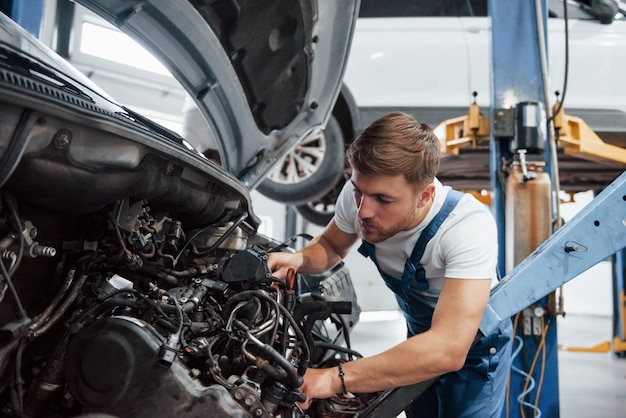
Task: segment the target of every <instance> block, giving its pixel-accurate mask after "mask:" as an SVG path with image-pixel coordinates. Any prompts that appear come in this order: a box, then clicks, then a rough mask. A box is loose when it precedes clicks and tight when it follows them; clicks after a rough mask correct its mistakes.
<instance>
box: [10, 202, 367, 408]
mask: <svg viewBox="0 0 626 418" xmlns="http://www.w3.org/2000/svg"><path fill="white" fill-rule="evenodd" d="M19 203H20V202H18V201H16V199H15V198H14V197H13V196H12V195H11V194H9V193H7V192H3V193H2V205H1V207H2V211H1V213H0V231H1V234H0V253H1V255H2V263H0V266H2V269H3V271H2V275H3V280H2V283H1V285H2V293H1V296H0V297H1V298H2V302H1V303H0V309H1V310H0V314H1V317H2V319H3V322H2V324H3V327H2V334H1V337H2V345H1V350H0V356H1V357H0V373H1V376H2V386H1V388H2V401H3V405H4V409H3V413H4V414H5V415H15V416H37V417H39V416H54V417H57V416H77V415H79V414H87V413H106V414H110V415H113V416H118V417H154V416H185V417H186V416H212V417H244V416H253V417H268V416H304V412H303V411H301V410H300V408H299V407H298V406H297V402H299V401H303V400H304V397H303V395H302V393H300V392H299V391H298V387H299V386H300V385H301V383H302V375H303V374H304V372H305V370H306V369H307V367H309V366H320V365H323V364H324V363H327V362H329V361H330V362H332V361H336V358H337V353H339V354H340V355H342V356H345V355H347V354H349V353H350V349H349V348H347V347H346V346H345V344H342V343H345V341H346V338H347V335H348V332H349V329H350V328H351V327H352V326H353V325H354V324H355V323H356V320H357V318H358V305H356V306H355V304H353V302H355V301H356V299H355V298H354V290H353V288H352V284H351V281H350V277H349V274H348V272H347V270H346V269H345V267H343V266H338V267H337V268H336V269H335V270H333V271H332V272H329V273H328V274H326V275H323V276H310V277H305V276H301V275H296V274H295V273H294V272H290V273H292V274H290V277H288V278H287V280H285V281H280V280H276V279H274V278H273V277H272V274H271V272H270V271H269V270H268V267H267V263H266V259H267V254H268V252H269V251H277V250H285V249H286V246H285V245H284V244H283V245H280V244H278V243H276V242H274V241H272V240H270V239H268V238H266V237H263V236H261V235H256V234H252V235H250V234H249V232H250V231H247V232H248V233H246V230H245V228H244V226H243V225H244V224H243V220H244V219H245V218H246V215H245V214H244V215H239V216H238V217H237V218H236V219H234V220H229V221H228V222H226V223H224V224H223V225H210V226H208V227H202V228H195V229H193V230H187V229H185V228H184V225H183V224H182V223H181V222H180V221H177V220H175V219H172V218H170V217H168V216H166V215H155V214H153V213H151V210H150V207H149V205H148V202H147V201H145V200H137V201H130V200H129V199H127V198H125V199H121V200H118V201H117V202H115V203H114V204H112V205H110V206H107V207H106V208H105V209H103V210H101V211H97V212H94V213H90V214H88V215H83V216H77V215H76V214H74V215H68V214H64V213H54V212H53V211H45V212H42V211H41V209H40V208H37V207H36V206H34V205H30V204H26V203H25V204H24V205H20V204H19ZM287 250H288V249H287ZM346 296H347V298H348V299H346V300H345V301H343V300H340V299H344V298H345V297H346ZM13 314H15V316H14V317H12V315H13ZM325 321H326V323H324V322H325ZM329 324H330V326H328V325H329ZM329 330H330V332H329ZM332 334H334V335H332Z"/></svg>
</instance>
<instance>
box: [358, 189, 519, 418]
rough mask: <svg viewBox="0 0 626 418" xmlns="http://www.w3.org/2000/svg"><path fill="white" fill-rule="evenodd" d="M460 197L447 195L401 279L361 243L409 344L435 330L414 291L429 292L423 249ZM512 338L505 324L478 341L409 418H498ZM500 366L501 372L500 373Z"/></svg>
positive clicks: (429, 311)
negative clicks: (392, 296) (398, 315)
mask: <svg viewBox="0 0 626 418" xmlns="http://www.w3.org/2000/svg"><path fill="white" fill-rule="evenodd" d="M462 196H463V193H461V192H459V191H456V190H450V191H449V192H448V195H447V196H446V200H445V202H444V204H443V206H442V208H441V210H440V211H439V213H437V215H436V216H435V217H434V218H433V220H432V221H431V222H430V224H428V226H427V227H426V228H425V229H424V231H422V233H421V235H420V237H419V239H418V241H417V243H416V244H415V247H414V248H413V251H412V253H411V256H410V258H409V259H407V260H406V263H405V267H404V273H403V274H402V278H401V279H398V278H395V277H393V276H390V275H388V274H386V273H385V272H383V271H381V269H380V266H379V264H378V261H377V260H376V254H375V251H374V245H373V244H371V243H369V242H366V241H363V243H362V244H361V246H360V247H359V252H360V253H361V254H362V255H364V256H365V257H369V258H371V260H372V261H373V262H374V264H375V265H376V267H377V268H378V271H379V272H380V274H381V276H382V278H383V280H384V281H385V284H386V285H387V287H389V288H390V289H391V290H392V291H393V292H394V294H395V296H396V300H397V301H398V304H399V305H400V309H402V311H403V312H404V317H405V318H406V323H407V338H408V337H411V336H413V335H416V334H419V333H422V332H424V331H426V330H428V329H429V328H430V326H431V319H432V316H433V312H434V308H433V307H431V306H430V305H428V304H427V303H425V302H424V301H423V300H422V299H421V298H420V296H419V295H417V294H416V293H414V292H413V291H412V290H411V286H413V287H415V288H417V289H421V290H424V289H428V280H427V279H426V274H425V270H424V267H423V266H422V265H421V264H420V261H421V259H422V255H423V254H424V249H425V248H426V244H427V243H428V241H430V239H431V238H432V237H433V236H435V233H436V232H437V230H438V229H439V227H440V226H441V224H442V223H443V221H444V220H445V219H446V218H447V217H448V215H449V214H450V212H451V211H452V210H453V209H454V207H455V206H456V204H457V203H458V202H459V200H460V199H461V197H462ZM511 332H512V324H511V321H510V320H506V321H504V322H503V323H502V324H501V326H500V327H499V328H498V329H497V330H496V331H494V332H493V333H492V334H490V335H488V336H486V337H483V338H482V339H481V340H479V341H478V342H477V343H476V344H475V345H473V346H472V348H471V349H470V351H469V353H468V355H467V360H466V361H465V365H464V366H463V368H462V369H461V370H459V371H457V372H451V373H447V374H445V375H443V376H441V377H440V378H439V379H438V380H437V381H436V382H435V383H434V384H433V385H431V386H430V387H429V388H428V389H427V390H426V391H425V392H424V393H422V394H421V395H420V396H419V397H418V398H416V399H415V400H414V401H413V402H412V403H411V404H410V405H409V407H408V408H407V411H406V412H407V416H408V417H409V418H411V417H450V418H461V417H463V418H467V417H476V418H489V417H492V418H496V417H498V418H499V417H500V416H501V410H502V407H503V405H504V401H505V396H506V386H507V380H508V372H509V366H510V357H511V342H510V339H511ZM499 364H501V365H502V367H498V365H499ZM439 400H441V402H440V401H439Z"/></svg>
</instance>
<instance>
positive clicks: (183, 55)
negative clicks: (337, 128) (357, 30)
mask: <svg viewBox="0 0 626 418" xmlns="http://www.w3.org/2000/svg"><path fill="white" fill-rule="evenodd" d="M77 3H80V4H81V5H83V6H85V7H87V8H88V9H90V10H92V11H93V12H95V13H96V14H98V15H100V16H101V17H103V18H104V19H106V20H108V21H109V22H110V23H111V24H113V25H115V26H116V27H118V28H119V29H120V30H121V31H123V32H125V33H127V34H128V35H130V36H131V37H133V38H134V39H135V40H137V41H138V42H140V43H141V44H142V45H143V46H144V47H146V48H147V49H148V50H149V51H151V52H152V53H153V54H154V55H155V56H156V57H157V58H158V59H159V60H160V61H161V62H162V63H163V64H164V65H165V66H166V67H167V68H168V69H169V70H170V72H171V73H172V75H173V76H174V77H175V78H176V79H177V80H178V81H179V82H180V83H181V85H182V86H183V87H184V88H185V89H186V90H187V92H188V93H189V94H190V95H191V97H193V98H194V99H195V101H196V104H197V105H198V107H199V108H200V110H201V112H202V113H203V115H204V117H205V119H206V120H207V122H208V125H209V127H210V132H207V135H210V136H211V137H213V138H214V139H215V141H216V143H217V146H218V148H219V151H220V155H221V160H222V164H223V167H224V169H226V170H227V171H228V172H230V173H231V174H232V175H234V176H235V177H237V178H238V179H239V180H240V181H241V182H242V183H243V184H244V185H245V186H246V187H247V188H248V189H253V188H255V187H256V186H257V185H258V184H259V183H260V182H261V181H262V180H263V178H264V177H265V175H266V174H267V173H268V172H269V171H270V170H271V168H272V166H273V163H275V162H276V161H277V160H278V159H279V158H280V157H282V156H283V155H285V154H286V153H287V152H288V151H289V150H290V149H291V148H293V147H294V146H295V145H296V143H297V142H298V141H299V140H300V139H301V138H303V137H304V136H305V135H306V134H307V133H309V132H310V131H311V130H313V129H314V128H318V127H323V126H325V124H326V122H327V120H328V118H329V116H330V113H331V110H332V106H333V104H334V102H335V100H336V98H337V95H338V93H339V90H340V88H341V79H342V77H343V71H344V67H345V63H346V61H347V57H348V52H349V46H350V42H351V38H352V33H353V30H354V24H355V22H356V18H357V14H358V4H359V1H358V0H350V1H347V0H346V1H341V2H335V1H320V0H263V1H220V0H217V1H216V0H190V1H182V0H180V1H170V0H141V1H140V0H134V1H128V0H78V1H77Z"/></svg>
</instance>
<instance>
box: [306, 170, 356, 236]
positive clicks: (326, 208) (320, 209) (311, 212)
mask: <svg viewBox="0 0 626 418" xmlns="http://www.w3.org/2000/svg"><path fill="white" fill-rule="evenodd" d="M349 178H350V169H349V168H345V169H344V170H343V175H342V176H341V177H340V178H339V179H338V180H337V181H336V182H335V185H334V186H333V188H332V189H330V190H329V191H328V192H326V194H325V195H323V196H321V197H319V198H317V199H313V200H311V201H309V202H307V203H305V204H303V205H298V206H296V210H297V211H298V213H299V214H300V215H301V216H302V217H303V218H304V219H306V220H307V221H309V222H311V223H312V224H315V225H319V226H326V225H328V223H329V222H330V220H331V219H332V218H333V216H335V203H336V202H337V197H339V193H341V189H342V188H343V186H344V184H345V183H346V181H348V179H349Z"/></svg>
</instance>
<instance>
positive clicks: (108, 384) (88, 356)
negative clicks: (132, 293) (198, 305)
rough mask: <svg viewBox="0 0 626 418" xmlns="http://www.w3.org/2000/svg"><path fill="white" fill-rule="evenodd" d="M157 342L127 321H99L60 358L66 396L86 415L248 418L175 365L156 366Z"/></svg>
mask: <svg viewBox="0 0 626 418" xmlns="http://www.w3.org/2000/svg"><path fill="white" fill-rule="evenodd" d="M161 340H162V338H161V337H159V336H158V335H157V334H156V333H155V331H154V330H153V328H152V327H151V326H149V325H148V324H146V323H145V322H143V321H141V320H138V319H136V318H132V317H122V316H118V317H111V318H105V319H102V320H98V321H96V322H94V323H93V324H91V325H89V326H88V327H85V329H83V330H81V331H80V332H79V333H78V334H77V335H76V336H75V337H74V338H73V339H72V341H71V342H70V344H69V346H68V350H67V354H66V357H65V372H66V380H67V383H68V387H69V390H70V393H71V394H72V395H73V396H74V397H75V398H76V399H77V400H78V401H79V402H80V403H81V404H83V405H84V406H85V412H104V413H109V414H113V415H115V416H118V417H120V418H123V417H133V418H140V417H146V418H148V417H208V416H210V417H224V418H230V417H247V416H249V415H248V413H246V412H245V411H244V410H243V409H242V408H241V407H240V406H239V405H238V404H237V403H236V402H235V401H234V400H233V399H232V398H231V395H230V394H229V392H228V391H227V390H226V389H225V388H224V387H222V386H220V385H211V386H208V387H205V386H203V385H201V384H200V383H199V382H198V381H197V380H194V379H192V378H191V377H190V376H189V370H188V369H187V368H186V367H185V366H184V365H183V364H182V363H180V361H175V362H174V363H172V365H171V366H170V367H165V366H163V365H161V364H160V363H159V361H158V354H159V348H160V346H161Z"/></svg>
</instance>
